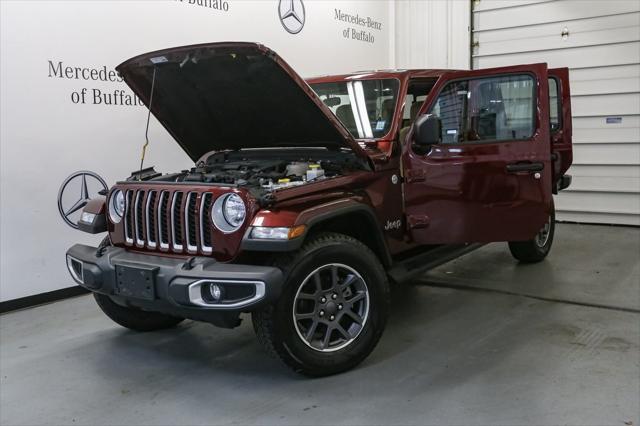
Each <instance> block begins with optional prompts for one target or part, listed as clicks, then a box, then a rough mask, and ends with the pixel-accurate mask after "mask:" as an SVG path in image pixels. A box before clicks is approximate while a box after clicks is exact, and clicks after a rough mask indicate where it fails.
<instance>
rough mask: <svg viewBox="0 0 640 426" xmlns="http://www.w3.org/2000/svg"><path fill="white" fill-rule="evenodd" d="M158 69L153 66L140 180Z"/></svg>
mask: <svg viewBox="0 0 640 426" xmlns="http://www.w3.org/2000/svg"><path fill="white" fill-rule="evenodd" d="M156 71H157V68H156V67H155V66H154V67H153V78H152V79H151V95H150V96H149V109H148V112H147V128H146V130H145V132H144V139H145V142H144V145H142V157H141V158H140V173H139V174H138V180H142V167H143V165H144V156H145V154H146V153H147V146H149V121H150V120H151V104H152V103H153V94H154V92H155V87H156Z"/></svg>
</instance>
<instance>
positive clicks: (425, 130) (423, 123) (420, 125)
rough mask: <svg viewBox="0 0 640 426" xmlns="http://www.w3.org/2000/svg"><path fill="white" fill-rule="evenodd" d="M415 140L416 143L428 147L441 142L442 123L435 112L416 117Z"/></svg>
mask: <svg viewBox="0 0 640 426" xmlns="http://www.w3.org/2000/svg"><path fill="white" fill-rule="evenodd" d="M415 126H416V128H415V135H414V140H415V143H416V145H418V146H421V147H427V146H429V145H435V144H438V143H440V135H441V134H442V123H441V122H440V119H439V118H438V116H436V115H433V114H425V115H421V116H420V117H418V118H417V119H416V124H415Z"/></svg>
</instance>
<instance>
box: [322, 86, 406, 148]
mask: <svg viewBox="0 0 640 426" xmlns="http://www.w3.org/2000/svg"><path fill="white" fill-rule="evenodd" d="M399 86H400V82H399V81H398V80H396V79H395V78H388V79H382V80H355V81H340V82H331V83H314V84H311V88H312V89H313V90H314V91H315V92H316V93H317V94H318V96H320V99H322V101H323V102H324V103H325V104H326V105H327V106H328V107H329V108H330V109H331V111H333V113H334V114H335V115H336V117H338V119H339V120H340V121H341V122H342V124H344V126H345V127H346V128H347V130H349V132H351V134H352V135H353V137H355V138H357V139H372V138H381V137H383V136H384V135H386V134H387V133H388V132H389V129H390V128H391V122H392V121H393V115H394V111H395V107H396V99H397V97H398V87H399Z"/></svg>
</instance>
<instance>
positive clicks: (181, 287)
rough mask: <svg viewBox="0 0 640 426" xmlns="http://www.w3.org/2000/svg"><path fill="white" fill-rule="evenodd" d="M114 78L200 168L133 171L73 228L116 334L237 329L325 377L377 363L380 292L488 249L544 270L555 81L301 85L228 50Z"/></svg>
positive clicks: (563, 89) (531, 76)
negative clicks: (195, 327)
mask: <svg viewBox="0 0 640 426" xmlns="http://www.w3.org/2000/svg"><path fill="white" fill-rule="evenodd" d="M117 71H118V72H119V73H120V75H121V76H122V77H123V78H124V81H125V82H126V83H127V84H128V85H129V86H130V87H131V89H132V90H133V91H134V92H135V94H136V96H138V97H139V98H140V99H141V101H142V102H143V103H144V104H145V105H146V106H147V108H148V109H149V111H150V113H151V114H153V115H154V116H155V117H156V118H157V119H158V121H159V122H160V123H161V124H162V125H163V126H164V127H165V128H166V129H167V130H168V132H169V133H170V134H171V136H172V137H173V138H174V139H175V141H176V143H178V144H179V145H180V146H181V147H182V149H183V150H184V151H185V152H186V153H187V154H188V155H189V156H190V157H191V159H192V160H193V162H194V167H193V168H191V169H190V170H184V171H181V172H180V171H179V172H172V171H169V172H168V173H158V172H156V171H155V170H154V169H153V168H152V167H147V168H145V167H144V164H141V165H140V167H139V168H138V170H136V171H135V172H134V173H132V175H131V176H130V177H129V178H127V179H124V180H122V181H120V182H117V183H116V184H115V185H113V186H112V187H111V188H110V189H109V191H108V193H107V194H106V196H105V197H99V198H95V199H92V200H85V201H83V203H84V208H83V210H82V215H81V216H80V217H81V219H80V220H81V221H82V220H83V219H82V218H91V220H92V223H100V224H103V225H101V226H100V227H96V226H89V225H88V224H82V226H80V229H81V230H84V231H87V232H106V233H107V236H106V237H105V239H104V241H103V242H102V244H101V245H100V246H99V247H91V246H87V245H84V244H76V245H74V246H73V247H71V248H70V249H69V250H68V251H67V255H66V262H67V267H68V269H69V272H70V274H71V276H72V278H73V279H74V280H75V281H76V282H77V283H78V284H79V285H81V286H83V287H85V288H87V289H89V290H91V291H92V292H93V294H94V296H95V299H96V301H97V303H98V305H99V306H100V308H101V309H102V310H103V311H104V313H105V314H106V315H107V316H109V317H110V318H111V319H113V320H114V321H115V322H116V323H118V324H120V325H122V326H124V327H128V328H130V329H133V330H138V331H148V330H158V329H162V328H168V327H173V326H175V325H176V324H178V323H180V322H181V321H182V320H183V319H185V318H189V319H192V320H197V321H204V322H208V323H211V324H214V325H216V326H219V327H227V328H232V327H236V326H238V325H239V324H240V314H242V313H249V314H251V318H252V321H253V326H254V329H255V331H256V333H257V335H258V338H259V340H260V342H262V343H263V344H264V345H265V347H266V348H267V351H268V352H269V353H272V354H274V355H276V356H277V357H279V358H280V359H281V360H282V361H283V362H284V363H285V364H287V365H288V366H289V367H291V368H293V369H294V370H295V371H297V372H300V373H302V374H305V375H308V376H324V375H329V374H334V373H338V372H341V371H344V370H347V369H350V368H352V367H354V366H356V365H357V364H359V363H360V362H361V361H362V360H364V359H365V358H366V357H367V356H368V355H369V354H370V353H371V351H373V349H374V348H375V346H376V344H377V342H378V340H379V339H380V337H381V336H382V333H383V330H384V328H385V323H386V321H387V314H388V309H387V307H388V304H389V287H390V286H391V285H395V284H396V283H398V282H401V281H406V280H410V279H412V278H414V277H416V276H418V275H420V274H422V273H424V272H425V271H426V270H427V269H429V268H432V267H434V266H437V265H439V264H442V263H444V262H446V261H449V260H451V259H453V258H455V257H457V256H461V255H463V254H465V253H468V252H469V251H471V250H473V249H475V248H477V247H480V246H481V245H483V244H485V243H490V242H496V241H508V242H509V247H510V249H511V252H512V253H513V255H514V257H515V258H516V259H518V260H519V261H521V262H538V261H541V260H543V259H544V258H545V257H546V256H547V254H548V253H549V250H550V248H551V244H552V242H553V237H554V204H553V194H556V193H557V192H558V191H559V190H562V189H564V188H566V187H567V186H569V184H570V183H571V176H569V175H566V174H565V173H566V171H567V169H568V168H569V166H570V165H571V161H572V147H571V106H570V98H569V95H570V93H569V75H568V71H567V69H565V68H562V69H548V68H547V65H546V64H533V65H517V66H509V67H503V68H495V69H484V70H473V71H446V70H403V71H393V70H390V71H372V72H361V73H354V74H348V75H340V76H324V77H318V78H312V79H309V80H306V81H305V80H303V79H302V78H301V77H300V76H299V75H298V74H296V72H295V71H294V70H293V69H291V67H289V65H287V63H286V62H285V61H284V60H283V59H282V58H280V57H279V56H278V55H277V54H276V53H274V52H273V51H271V50H270V49H268V48H266V47H265V46H263V45H260V44H254V43H239V42H237V43H236V42H230V43H212V44H203V45H195V46H185V47H177V48H171V49H166V50H162V51H157V52H152V53H148V54H144V55H140V56H136V57H134V58H132V59H129V60H128V61H126V62H124V63H122V64H121V65H120V66H118V67H117ZM550 91H553V92H554V93H553V94H554V96H552V97H551V98H552V99H557V101H558V102H559V103H560V105H559V106H558V108H556V109H555V110H557V111H560V113H559V116H555V117H554V116H551V115H550V106H549V99H550V96H549V92H550ZM147 142H148V141H147ZM146 146H147V144H145V148H146ZM143 152H144V151H143ZM143 160H144V155H143ZM136 161H140V159H139V158H137V159H136V158H132V163H134V162H136Z"/></svg>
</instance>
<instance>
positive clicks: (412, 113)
mask: <svg viewBox="0 0 640 426" xmlns="http://www.w3.org/2000/svg"><path fill="white" fill-rule="evenodd" d="M421 106H422V102H421V101H418V102H414V103H412V104H411V109H410V110H409V123H408V124H407V125H406V126H405V127H403V128H402V129H400V133H399V137H398V140H400V142H402V141H404V140H405V138H406V137H407V133H409V129H410V128H411V124H412V123H413V122H414V121H415V119H416V117H417V116H418V111H420V107H421Z"/></svg>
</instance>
